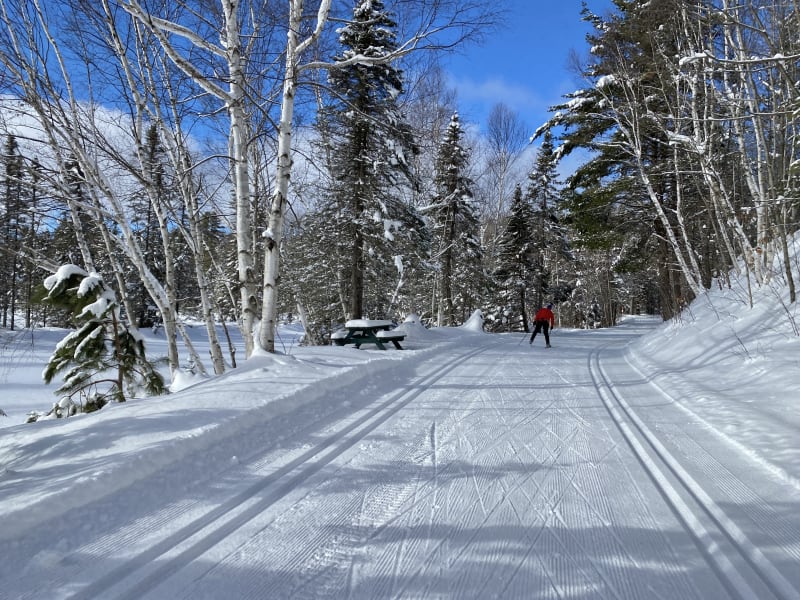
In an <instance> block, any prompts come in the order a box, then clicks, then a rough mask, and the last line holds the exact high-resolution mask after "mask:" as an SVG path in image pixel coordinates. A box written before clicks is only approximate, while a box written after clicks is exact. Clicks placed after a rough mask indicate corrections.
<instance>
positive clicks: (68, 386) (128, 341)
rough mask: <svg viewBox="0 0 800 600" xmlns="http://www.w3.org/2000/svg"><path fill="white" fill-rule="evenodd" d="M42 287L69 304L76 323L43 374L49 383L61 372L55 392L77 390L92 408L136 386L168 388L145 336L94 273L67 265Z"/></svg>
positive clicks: (152, 389)
mask: <svg viewBox="0 0 800 600" xmlns="http://www.w3.org/2000/svg"><path fill="white" fill-rule="evenodd" d="M45 288H47V290H48V296H47V299H48V301H49V302H52V303H53V304H55V305H56V306H60V307H62V308H65V309H67V310H69V312H70V314H72V320H73V323H74V325H75V326H76V330H75V331H74V332H72V333H70V334H68V335H67V337H66V338H65V339H64V340H62V341H61V343H60V344H59V345H58V347H57V348H56V351H55V352H54V353H53V355H52V356H51V357H50V360H49V362H48V364H47V367H46V368H45V371H44V374H43V377H44V380H45V382H46V383H50V382H51V381H52V380H53V378H54V377H55V376H56V375H58V374H59V373H64V382H63V384H62V385H61V386H60V387H59V388H58V389H57V390H56V394H59V395H62V396H65V397H68V398H70V399H72V398H74V397H75V396H78V397H79V398H81V399H82V400H85V401H86V407H85V409H86V410H87V411H91V410H96V409H98V408H101V407H102V406H103V405H105V404H106V403H107V402H108V401H117V402H124V401H125V399H126V396H132V395H135V394H136V393H137V392H140V391H143V392H144V393H146V394H147V395H158V394H162V393H164V392H165V391H166V388H165V386H164V379H163V377H162V376H161V374H160V373H159V372H158V371H157V370H156V369H155V367H154V366H153V365H152V364H151V363H150V362H148V360H147V358H146V355H145V347H144V340H143V339H142V338H141V337H139V336H138V335H137V333H136V330H135V329H131V328H129V327H128V326H127V325H126V323H125V322H124V321H123V320H122V319H121V318H120V314H119V303H118V302H117V299H116V295H115V294H114V292H113V291H112V290H111V289H110V288H108V287H107V286H106V284H105V283H104V282H103V279H102V278H101V277H100V276H99V275H98V274H96V273H91V274H90V273H87V272H86V271H85V270H83V269H81V268H80V267H77V266H75V265H65V266H62V267H61V268H60V269H59V270H58V272H57V273H56V274H55V275H52V276H50V277H48V278H47V279H46V280H45Z"/></svg>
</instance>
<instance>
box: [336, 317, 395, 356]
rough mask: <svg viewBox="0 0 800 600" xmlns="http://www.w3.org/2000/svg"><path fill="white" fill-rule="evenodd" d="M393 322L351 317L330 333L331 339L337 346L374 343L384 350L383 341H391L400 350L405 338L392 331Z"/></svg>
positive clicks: (357, 346)
mask: <svg viewBox="0 0 800 600" xmlns="http://www.w3.org/2000/svg"><path fill="white" fill-rule="evenodd" d="M394 327H395V323H393V322H392V321H384V320H377V319H353V320H351V321H347V323H345V324H344V328H343V329H338V330H336V331H334V332H333V333H332V334H331V340H332V341H333V343H334V344H336V345H337V346H344V345H345V344H354V345H355V347H356V348H360V347H361V344H375V345H376V346H377V347H378V348H380V349H381V350H386V346H384V343H385V342H392V344H394V347H395V348H397V349H398V350H402V349H403V347H402V346H401V345H400V342H401V341H403V340H404V339H405V337H406V336H405V334H404V333H401V332H399V331H394Z"/></svg>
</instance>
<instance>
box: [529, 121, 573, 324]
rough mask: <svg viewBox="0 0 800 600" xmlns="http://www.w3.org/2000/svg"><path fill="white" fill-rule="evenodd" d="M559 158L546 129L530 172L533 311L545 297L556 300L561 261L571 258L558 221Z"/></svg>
mask: <svg viewBox="0 0 800 600" xmlns="http://www.w3.org/2000/svg"><path fill="white" fill-rule="evenodd" d="M557 164H558V161H557V158H556V154H555V151H554V147H553V137H552V134H551V133H550V132H549V131H547V132H545V134H544V137H543V139H542V145H541V147H540V148H539V151H538V152H537V154H536V162H535V165H534V168H533V170H532V171H531V172H530V173H529V175H528V190H527V194H526V199H527V202H528V204H529V205H530V207H531V210H532V212H533V214H532V222H531V225H532V228H533V231H532V232H531V238H532V247H531V253H532V257H531V258H532V267H533V273H532V275H533V278H532V284H533V289H532V296H533V297H532V298H531V300H532V301H533V304H534V307H533V308H534V310H535V309H536V308H538V307H541V306H543V305H544V304H545V303H546V302H545V300H550V301H554V300H557V298H554V295H555V294H554V292H555V291H556V287H557V286H558V284H560V283H561V282H560V281H554V273H557V272H558V269H557V267H558V264H559V261H560V260H561V259H562V258H565V257H568V256H569V254H568V249H569V246H568V242H567V235H566V231H565V230H564V228H563V226H562V225H561V224H560V221H559V216H558V213H559V210H560V209H559V206H558V203H559V201H560V199H561V193H560V182H559V181H558V173H557V171H556V168H557Z"/></svg>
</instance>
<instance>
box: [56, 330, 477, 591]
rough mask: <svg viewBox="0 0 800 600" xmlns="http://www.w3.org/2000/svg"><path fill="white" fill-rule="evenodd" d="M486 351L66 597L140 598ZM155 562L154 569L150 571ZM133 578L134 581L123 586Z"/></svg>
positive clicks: (440, 370)
mask: <svg viewBox="0 0 800 600" xmlns="http://www.w3.org/2000/svg"><path fill="white" fill-rule="evenodd" d="M490 347H491V346H482V347H479V348H469V349H467V350H466V351H462V352H460V353H459V354H458V355H456V356H454V357H452V358H451V359H449V360H448V361H447V362H445V363H443V364H441V365H438V366H437V367H436V368H435V369H434V370H433V371H432V372H429V373H427V374H425V375H422V376H420V377H418V378H417V380H416V381H415V382H413V383H415V385H414V386H413V389H411V390H410V391H409V390H408V389H407V388H405V387H404V388H402V389H401V390H399V391H398V392H396V393H393V394H391V397H390V398H389V399H388V400H386V401H384V402H382V403H381V404H380V405H378V406H377V407H374V408H372V409H371V410H368V411H366V414H365V415H364V416H362V417H361V418H359V419H357V420H356V421H354V422H351V423H349V424H348V425H347V426H346V427H345V428H344V429H343V430H341V431H339V432H337V433H336V434H333V435H330V436H329V437H327V438H326V439H324V440H323V441H322V442H320V443H319V444H317V445H315V446H313V447H312V448H310V449H309V450H307V451H306V452H304V453H302V454H301V455H300V456H299V457H297V458H295V459H294V460H293V461H291V462H290V463H288V464H286V465H284V466H283V467H281V468H280V469H278V470H276V471H274V472H272V473H270V474H269V475H267V476H266V477H264V478H262V479H261V480H260V481H258V482H256V483H255V484H253V485H251V486H249V487H248V488H246V489H245V490H243V491H241V492H239V493H237V494H236V495H235V496H233V497H231V498H230V499H229V500H228V501H226V502H224V503H222V504H220V505H218V506H216V507H214V508H213V509H211V510H209V511H207V512H206V513H205V514H203V515H202V516H200V517H197V518H195V519H193V520H192V522H191V523H189V524H187V525H185V526H183V527H181V528H180V529H177V530H176V531H174V532H173V533H171V534H170V535H168V536H166V537H165V538H163V539H162V540H161V541H160V542H158V543H157V544H155V545H153V546H152V547H150V548H148V549H146V550H144V551H142V552H140V553H139V554H137V555H135V556H133V557H132V558H130V559H127V560H125V561H124V562H123V563H122V564H120V565H118V566H116V567H114V568H113V569H111V570H110V571H109V572H107V573H106V574H105V575H103V576H102V577H100V578H98V579H96V580H94V581H92V582H91V583H89V584H88V585H86V586H85V587H84V588H82V589H81V590H78V591H76V592H75V593H74V594H72V595H71V596H69V598H70V600H84V599H91V598H103V597H104V594H105V593H106V592H108V591H109V590H112V589H115V588H122V589H121V590H119V591H116V590H115V595H114V597H115V598H117V600H125V599H130V600H138V599H139V598H142V597H143V596H144V595H145V594H147V593H148V592H150V591H152V590H153V589H155V588H156V587H157V586H159V585H160V584H161V583H163V582H164V581H166V580H167V579H169V578H170V577H171V576H172V575H173V574H174V573H176V572H177V571H178V570H180V569H181V568H183V567H185V566H186V565H188V564H190V563H191V562H192V561H193V560H194V559H195V558H197V557H198V556H200V555H202V554H203V553H204V552H206V551H207V550H208V549H210V548H211V547H213V546H214V545H215V544H217V543H219V542H220V541H221V540H223V539H224V538H225V537H226V536H227V535H230V534H232V533H233V532H234V531H236V530H237V529H239V528H240V527H242V526H244V525H245V524H246V523H247V522H248V521H250V520H251V519H253V518H255V517H256V516H257V515H259V514H261V513H262V512H263V511H265V510H267V509H268V508H269V507H270V506H272V505H273V504H275V503H276V502H278V501H279V500H280V499H281V498H283V497H284V496H286V495H287V494H289V493H290V492H291V490H292V489H294V488H295V487H297V485H298V484H299V483H300V482H302V481H305V480H307V479H309V478H310V477H312V476H313V475H314V474H316V473H317V472H319V471H320V470H321V469H322V468H323V467H324V466H326V465H328V464H330V463H331V462H332V461H333V460H334V459H335V458H337V457H339V456H340V455H341V454H343V453H344V452H346V451H347V450H349V449H350V448H352V447H353V446H355V445H356V444H357V443H358V442H359V441H361V440H363V439H364V438H366V437H367V436H368V435H369V434H370V433H372V432H373V431H374V430H375V429H376V428H377V427H379V426H380V425H381V424H382V423H384V422H385V421H387V420H388V419H389V418H390V417H392V416H393V415H394V414H396V413H397V412H398V411H399V410H400V409H401V408H403V407H404V406H406V405H407V404H409V403H410V402H411V401H412V400H414V399H415V398H416V397H418V396H419V395H420V394H422V393H423V392H424V391H426V390H427V389H428V388H429V387H430V386H431V385H432V384H433V383H434V382H436V381H438V380H439V379H441V378H442V377H444V376H445V375H446V374H447V373H448V372H449V371H451V370H452V369H454V368H455V367H457V366H458V364H459V363H460V362H461V361H462V360H464V359H465V358H468V357H471V356H474V355H477V354H480V353H482V352H485V351H487V350H488V349H489V348H490ZM156 563H157V564H158V566H156V567H153V565H154V564H156ZM134 576H135V577H134ZM132 578H134V580H133V582H132V583H127V582H128V580H130V579H132ZM126 583H127V585H126ZM106 597H107V596H106Z"/></svg>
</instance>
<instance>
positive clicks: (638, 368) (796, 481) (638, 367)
mask: <svg viewBox="0 0 800 600" xmlns="http://www.w3.org/2000/svg"><path fill="white" fill-rule="evenodd" d="M625 362H626V363H627V364H628V365H629V366H630V367H631V368H632V369H633V370H634V371H635V372H636V373H637V374H638V375H639V376H640V377H641V378H642V380H646V381H647V382H648V383H649V384H650V385H651V386H652V387H653V388H654V389H655V390H657V391H658V393H659V394H661V395H662V396H663V397H664V398H666V399H668V400H670V401H671V402H673V403H674V404H675V406H676V407H677V408H679V409H680V410H681V411H683V412H684V413H686V414H687V415H689V416H690V417H691V418H692V419H694V420H695V421H697V422H698V423H701V424H702V425H703V427H704V428H705V429H706V430H707V431H708V432H709V433H711V434H713V435H714V436H716V437H718V438H720V439H722V440H724V441H725V442H726V443H728V444H730V445H731V446H733V447H735V448H736V449H738V450H739V451H740V452H741V453H742V454H745V455H747V456H748V457H749V458H751V459H752V460H755V461H757V462H758V463H760V464H761V466H762V467H763V468H765V469H767V470H768V471H770V472H771V473H773V474H775V475H776V476H777V477H779V478H780V479H781V480H782V481H784V482H786V483H788V484H789V485H791V486H793V487H794V488H795V489H797V490H799V491H800V478H798V477H797V476H795V475H793V474H791V473H789V472H788V471H787V470H786V469H784V468H783V467H782V466H780V465H777V464H775V463H774V462H773V461H771V460H770V459H769V457H767V456H764V455H763V453H761V452H756V451H754V450H753V449H752V448H750V447H748V446H746V445H744V444H742V443H741V442H740V441H739V440H737V439H735V438H734V437H732V436H730V435H728V434H727V433H725V432H724V431H722V430H720V429H719V428H718V427H714V426H713V425H712V424H711V423H709V422H708V420H707V419H705V418H704V417H702V416H701V415H699V414H698V413H697V412H696V411H694V410H692V409H691V408H690V407H689V406H687V405H686V404H685V403H684V402H681V401H679V400H677V399H676V398H673V397H672V396H671V395H670V394H669V392H667V391H666V390H665V389H664V387H662V386H661V385H660V384H659V383H658V382H657V381H656V377H657V376H658V375H660V373H658V372H656V373H654V374H653V375H652V376H651V375H648V374H645V372H644V369H645V368H646V363H644V361H642V360H640V359H639V358H638V357H635V356H632V355H631V354H630V353H626V354H625ZM666 377H667V378H669V377H670V376H669V375H666ZM692 387H693V388H695V389H699V390H701V391H703V392H706V393H707V395H710V396H713V395H714V390H712V389H710V388H709V387H708V386H707V385H706V384H704V383H703V382H702V381H692Z"/></svg>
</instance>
